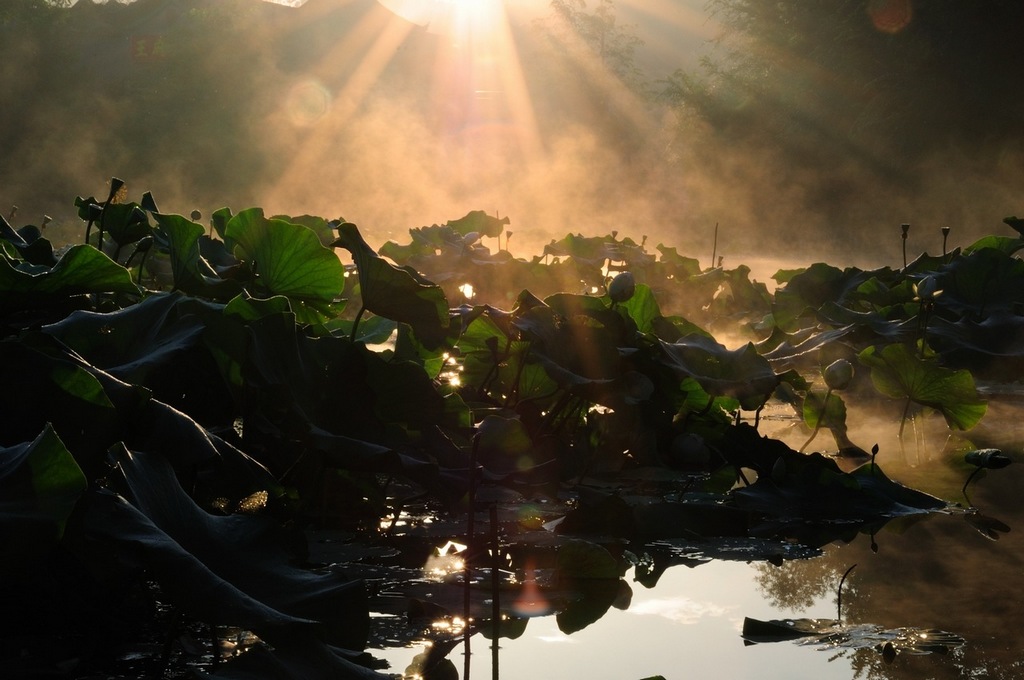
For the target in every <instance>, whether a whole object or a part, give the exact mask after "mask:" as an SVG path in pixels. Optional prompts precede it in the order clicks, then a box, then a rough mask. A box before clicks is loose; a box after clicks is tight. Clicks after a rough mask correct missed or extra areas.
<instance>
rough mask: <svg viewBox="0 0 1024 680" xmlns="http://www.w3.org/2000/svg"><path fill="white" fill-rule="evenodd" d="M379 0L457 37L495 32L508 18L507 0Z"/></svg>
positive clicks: (436, 30)
mask: <svg viewBox="0 0 1024 680" xmlns="http://www.w3.org/2000/svg"><path fill="white" fill-rule="evenodd" d="M377 1H378V2H379V3H380V4H382V5H384V6H385V7H387V8H388V9H389V10H391V11H392V12H394V13H395V14H397V15H398V16H400V17H402V18H403V19H405V20H406V21H410V22H412V23H414V24H417V25H419V26H423V27H425V28H426V29H427V30H428V31H429V32H431V33H440V34H444V35H450V36H452V37H453V38H455V39H456V40H464V39H467V38H468V37H469V36H471V35H474V36H480V35H487V34H491V33H493V32H494V31H496V30H498V29H499V27H500V24H501V22H502V21H503V20H504V9H505V8H504V1H503V0H377Z"/></svg>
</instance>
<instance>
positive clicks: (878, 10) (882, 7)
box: [868, 0, 914, 33]
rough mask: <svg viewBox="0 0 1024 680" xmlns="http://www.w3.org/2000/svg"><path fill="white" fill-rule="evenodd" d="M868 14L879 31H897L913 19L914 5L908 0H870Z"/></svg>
mask: <svg viewBox="0 0 1024 680" xmlns="http://www.w3.org/2000/svg"><path fill="white" fill-rule="evenodd" d="M868 16H869V17H871V23H872V24H874V25H875V28H877V29H878V30H879V31H882V32H883V33H899V32H900V31H902V30H903V29H904V28H906V27H907V26H909V25H910V22H911V20H913V18H914V6H913V5H912V4H911V3H910V0H871V2H869V3H868Z"/></svg>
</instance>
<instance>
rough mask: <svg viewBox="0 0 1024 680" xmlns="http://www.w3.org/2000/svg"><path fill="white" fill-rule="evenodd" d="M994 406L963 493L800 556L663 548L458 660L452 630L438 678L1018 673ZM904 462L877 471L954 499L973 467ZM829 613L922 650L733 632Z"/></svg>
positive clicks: (1010, 420)
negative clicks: (578, 609)
mask: <svg viewBox="0 0 1024 680" xmlns="http://www.w3.org/2000/svg"><path fill="white" fill-rule="evenodd" d="M990 415H996V416H998V417H997V418H989V419H988V420H987V421H986V426H985V427H986V429H985V430H983V431H980V432H977V433H972V436H973V437H974V439H975V441H974V442H973V443H974V444H976V445H979V446H980V445H985V446H999V447H1000V448H1002V449H1003V451H1004V452H1005V453H1007V455H1009V456H1010V458H1012V459H1014V461H1015V462H1017V464H1015V465H1011V466H1009V467H1008V468H1005V469H1002V470H996V471H990V472H988V473H987V474H985V475H983V476H982V477H981V478H980V479H977V480H976V481H973V482H972V485H971V491H970V500H971V501H972V502H973V506H974V507H973V508H966V507H965V508H962V509H961V510H960V511H954V512H951V513H941V514H931V515H916V516H912V517H910V518H904V519H898V520H894V521H891V522H889V523H888V524H886V525H885V526H884V527H882V528H881V529H880V530H879V531H877V533H874V534H866V533H860V534H857V535H856V538H854V539H852V540H850V541H849V542H836V543H833V544H830V545H828V546H825V547H824V550H823V551H822V553H821V555H820V556H818V557H812V558H806V559H785V560H781V559H779V560H774V559H773V560H772V561H770V562H769V561H752V562H750V563H747V562H741V561H729V560H723V559H713V560H707V559H691V560H683V559H673V560H672V561H671V566H669V567H668V568H667V569H665V570H664V572H663V573H660V574H659V575H658V577H657V578H656V579H653V580H652V579H651V578H650V573H649V571H646V572H645V569H646V567H645V565H644V564H643V563H641V565H640V566H639V567H637V568H636V569H631V570H629V571H628V572H627V573H626V575H625V582H624V583H623V586H625V585H626V584H628V586H629V587H628V588H625V591H626V595H625V597H624V593H623V592H621V591H620V592H618V593H609V594H608V595H607V597H605V598H604V599H603V600H602V601H601V605H600V607H599V611H597V612H596V614H595V616H594V619H593V620H588V619H586V618H583V619H580V620H578V621H576V624H579V625H572V622H569V621H567V619H566V618H565V617H564V614H559V615H558V616H552V615H547V616H544V615H537V616H533V617H532V618H522V619H519V620H518V621H516V622H515V625H514V626H512V627H509V621H505V622H503V626H505V627H504V628H503V629H502V633H501V635H502V637H500V639H499V641H498V645H497V647H496V648H494V647H492V641H491V640H490V639H487V638H485V637H484V635H483V634H482V633H477V634H476V635H474V636H473V638H472V639H471V641H470V656H469V663H466V656H465V652H464V649H465V648H464V647H463V646H462V644H461V642H459V643H458V644H456V645H454V646H453V647H452V648H451V649H450V651H448V660H449V661H451V664H449V665H448V667H447V670H448V672H449V673H455V675H446V676H443V677H461V678H463V680H468V678H469V677H477V678H484V677H491V678H497V677H503V678H506V679H511V680H514V679H518V678H530V677H593V678H615V679H625V680H628V679H630V678H633V679H637V680H639V679H640V678H648V677H652V676H658V675H660V676H663V677H665V678H668V679H671V678H680V677H701V676H709V677H731V678H746V677H757V678H768V679H770V678H780V679H782V678H787V679H791V678H820V679H825V680H827V679H829V678H877V679H882V678H885V679H889V680H911V679H915V680H916V679H918V678H936V679H939V680H942V679H945V678H950V679H952V678H961V677H986V678H1006V679H1009V678H1020V677H1024V651H1022V645H1020V644H1019V640H1018V635H1019V631H1021V630H1024V592H1022V590H1021V587H1020V585H1021V581H1022V578H1024V545H1022V542H1024V537H1022V532H1021V527H1022V526H1024V521H1022V520H1024V510H1022V506H1021V502H1020V501H1021V496H1020V490H1021V489H1022V488H1024V465H1021V464H1020V461H1021V457H1020V452H1021V448H1020V445H1019V442H1021V441H1022V440H1024V437H1022V436H1021V433H1020V432H1019V428H1020V423H1021V422H1022V421H1021V419H1020V417H1019V416H1020V415H1021V405H1020V404H1019V403H1012V402H1011V403H1000V404H997V405H996V408H995V409H994V411H993V413H992V414H990ZM874 434H875V435H880V434H882V435H884V433H880V432H876V433H874ZM982 440H984V441H983V443H982V444H979V443H978V442H980V441H982ZM912 462H913V463H914V464H913V465H910V464H906V463H905V462H904V461H900V460H891V461H889V465H888V467H887V468H886V472H887V474H889V476H891V477H893V478H895V479H898V480H900V481H901V482H903V483H905V484H907V485H909V486H913V487H915V488H919V489H922V490H926V491H929V492H931V493H935V494H937V495H940V496H942V497H943V498H946V499H948V500H951V501H957V500H959V502H961V503H963V504H964V505H966V501H964V499H963V497H962V496H961V497H959V498H958V494H959V490H960V487H961V486H962V484H963V481H964V480H965V479H966V475H967V474H969V473H970V470H971V468H970V467H969V466H966V465H964V464H963V463H962V462H960V463H957V462H956V461H955V460H953V459H952V458H950V454H949V453H948V451H946V450H943V449H942V448H941V447H935V448H933V449H931V452H930V453H929V454H928V455H925V456H923V460H921V461H920V464H918V461H917V460H916V459H915V460H913V461H912ZM631 549H634V547H633V546H631ZM652 549H653V548H652ZM854 564H855V565H857V566H856V568H855V569H853V570H852V571H851V572H850V574H849V576H848V577H847V579H846V581H845V584H844V585H843V590H842V611H841V613H839V612H837V606H836V593H837V587H838V586H839V583H840V579H841V578H842V576H843V574H844V573H845V572H846V571H847V570H848V569H849V568H850V567H851V565H854ZM519 587H521V588H524V587H528V588H532V589H533V590H531V597H530V599H531V600H532V599H536V598H537V596H538V593H537V591H536V585H535V584H534V583H533V580H532V579H527V580H526V581H525V583H522V582H520V584H519ZM509 599H510V604H511V600H512V598H509ZM539 611H541V612H543V611H544V610H543V608H539ZM837 616H841V623H842V624H843V625H844V627H848V629H849V630H852V631H853V634H854V635H855V636H856V635H862V634H864V635H877V634H880V635H882V636H883V637H882V638H881V639H885V638H884V636H885V635H898V634H904V636H905V637H906V636H911V637H912V636H917V638H916V639H917V641H918V642H919V643H920V644H919V646H920V647H923V648H924V649H930V650H931V651H932V652H934V653H930V654H915V653H913V650H911V649H907V648H905V647H904V648H902V651H900V653H897V654H895V658H893V656H892V654H891V651H892V650H889V651H890V653H889V654H883V653H882V651H883V649H882V647H883V645H882V644H877V645H875V646H874V648H867V649H854V648H851V647H854V646H856V645H850V644H847V645H844V644H842V643H841V642H840V644H835V642H834V641H833V643H832V644H828V643H825V642H821V641H818V640H812V641H811V642H810V644H808V643H806V641H805V643H804V644H801V643H800V642H799V641H780V642H774V643H770V644H767V643H762V644H754V645H744V640H743V639H742V638H741V635H740V633H741V630H742V626H743V621H744V618H746V617H749V618H753V619H758V620H762V621H770V620H778V619H793V618H815V619H836V618H837ZM598 617H599V618H598ZM567 624H568V625H567ZM481 625H483V626H485V627H486V626H487V625H488V624H487V623H486V622H484V623H482V624H481ZM906 629H909V630H906ZM932 629H934V630H937V631H946V632H948V633H951V634H952V635H953V637H950V638H949V640H953V641H956V640H957V638H956V637H955V636H959V637H960V638H963V639H964V640H965V641H966V642H965V643H964V644H963V645H959V646H958V645H956V644H950V645H948V646H943V645H942V644H936V645H934V646H933V647H929V645H928V642H929V641H928V640H927V639H926V635H928V634H930V633H927V632H926V631H929V630H932ZM567 630H573V631H574V632H572V633H571V634H567V633H566V632H565V631H567ZM864 631H868V632H867V633H864ZM879 631H880V633H879ZM490 637H493V635H492V636H490ZM941 639H942V638H941V637H940V640H939V642H941ZM372 651H373V654H374V655H375V656H378V657H380V658H383V659H385V660H387V661H388V662H389V663H390V665H391V670H390V672H392V673H396V674H399V673H402V672H403V671H404V670H405V669H406V668H408V667H409V666H410V663H411V662H412V660H413V658H414V657H415V656H416V655H417V654H420V653H422V652H423V651H424V648H423V647H422V646H419V647H413V648H389V649H378V650H372Z"/></svg>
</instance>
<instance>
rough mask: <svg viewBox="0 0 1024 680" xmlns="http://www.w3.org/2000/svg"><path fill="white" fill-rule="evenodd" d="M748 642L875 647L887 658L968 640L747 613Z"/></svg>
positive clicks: (930, 632) (952, 646)
mask: <svg viewBox="0 0 1024 680" xmlns="http://www.w3.org/2000/svg"><path fill="white" fill-rule="evenodd" d="M741 635H742V636H743V640H744V642H745V643H746V644H757V643H764V642H781V641H785V640H798V641H799V644H802V645H819V649H822V650H825V651H832V650H835V649H836V648H840V649H873V650H875V651H877V652H878V653H879V654H883V655H886V656H887V658H890V659H891V658H894V657H895V655H896V654H899V653H907V654H946V653H948V652H950V651H952V650H954V649H956V648H958V647H962V646H963V645H964V644H965V642H966V641H965V640H964V639H963V638H962V637H960V636H959V635H955V634H953V633H947V632H946V631H943V630H935V629H921V628H890V629H887V628H883V627H882V626H877V625H874V624H854V625H850V624H840V623H839V622H838V621H834V620H831V619H783V620H771V621H759V620H757V619H752V618H749V617H745V618H744V619H743V632H742V633H741Z"/></svg>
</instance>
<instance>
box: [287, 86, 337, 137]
mask: <svg viewBox="0 0 1024 680" xmlns="http://www.w3.org/2000/svg"><path fill="white" fill-rule="evenodd" d="M285 107H286V109H287V112H288V119H289V120H291V121H292V123H293V124H295V125H296V126H298V127H310V126H312V125H315V124H316V123H317V122H318V121H319V120H320V119H321V118H323V117H324V116H326V115H327V113H328V112H329V111H330V110H331V93H330V91H328V89H327V88H326V87H324V85H323V83H321V82H320V81H318V80H315V79H309V80H303V81H302V82H299V83H296V84H295V85H294V86H293V87H292V89H291V90H290V91H289V92H288V97H287V98H286V99H285Z"/></svg>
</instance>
